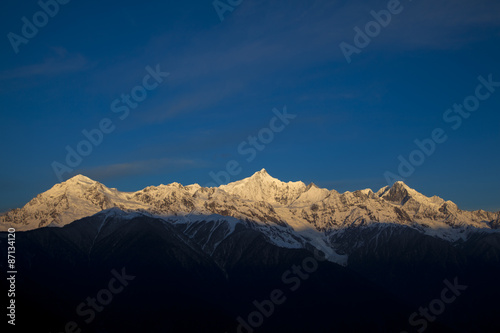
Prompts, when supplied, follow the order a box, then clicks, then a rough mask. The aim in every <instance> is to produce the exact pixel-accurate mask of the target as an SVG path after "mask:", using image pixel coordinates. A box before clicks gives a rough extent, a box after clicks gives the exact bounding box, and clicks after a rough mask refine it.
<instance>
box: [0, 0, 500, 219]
mask: <svg viewBox="0 0 500 333" xmlns="http://www.w3.org/2000/svg"><path fill="white" fill-rule="evenodd" d="M47 1H49V0H46V1H45V0H42V2H47ZM49 2H50V1H49ZM63 2H64V1H63ZM222 2H224V3H226V4H227V1H225V0H224V1H222ZM232 3H237V1H232ZM387 6H388V2H387V1H357V2H355V3H353V2H348V1H331V0H330V1H320V0H318V1H315V0H310V1H295V0H287V1H285V0H276V1H259V0H252V1H250V0H243V1H241V4H240V5H238V6H235V7H234V8H233V11H232V12H231V11H227V12H225V13H224V15H223V17H224V20H223V21H222V22H221V20H220V18H219V15H218V13H217V12H216V10H215V8H214V6H213V4H212V1H207V0H204V1H189V2H182V1H175V2H174V1H154V0H153V1H148V2H147V4H145V3H144V2H139V1H135V0H124V1H120V2H111V3H109V2H104V3H103V2H97V1H77V0H72V1H69V2H68V3H67V4H63V5H59V11H58V13H57V14H55V15H54V17H48V16H47V17H48V20H47V23H46V24H41V27H40V28H39V29H38V33H37V34H36V35H35V36H34V37H32V38H27V43H21V44H19V45H18V52H17V53H16V52H15V50H14V47H13V46H12V44H11V42H10V41H9V38H8V34H9V33H14V34H17V35H19V36H21V35H22V27H23V24H24V23H23V21H22V18H23V17H26V18H27V19H28V21H30V22H33V15H35V14H36V13H37V12H39V11H40V10H41V7H40V5H39V4H38V3H37V1H31V0H30V1H23V2H18V1H15V2H14V1H4V2H2V4H1V5H0V9H1V10H0V28H1V29H0V31H1V32H2V33H3V36H4V37H3V39H2V47H0V57H1V59H2V61H1V62H0V107H1V116H2V121H1V123H0V140H1V141H0V142H1V146H0V147H1V149H2V153H3V154H2V163H1V164H0V170H1V176H0V188H1V191H0V210H7V209H10V208H15V207H20V206H22V205H24V204H25V203H26V202H27V201H29V200H30V199H31V198H32V197H34V196H35V195H36V194H38V193H40V192H43V191H45V190H47V189H48V188H50V187H51V186H52V185H53V184H55V183H57V182H59V178H58V177H57V175H56V173H55V172H54V170H53V162H54V161H57V162H58V163H61V164H65V159H66V154H67V151H66V147H67V146H70V147H72V148H73V149H76V147H77V145H78V144H79V142H81V141H82V140H85V137H84V135H83V134H82V130H87V131H91V130H92V129H95V128H99V124H100V122H101V121H102V120H103V119H109V120H110V121H111V122H112V126H114V127H113V129H114V130H113V131H112V132H110V133H107V134H103V138H102V142H101V143H100V144H98V145H94V146H92V152H91V153H90V154H89V155H87V156H84V157H82V160H81V162H80V163H78V165H77V166H76V167H74V168H71V169H73V171H72V172H71V173H70V172H67V173H64V174H63V175H62V178H63V179H67V178H69V177H70V176H72V175H74V174H78V173H82V174H85V175H87V176H89V177H91V178H93V179H95V180H98V181H100V182H102V183H104V184H105V185H107V186H109V187H116V188H118V189H120V190H123V191H135V190H139V189H141V188H144V187H146V186H148V185H159V184H162V183H163V184H167V183H171V182H174V181H176V182H180V183H182V184H191V183H199V184H201V185H204V184H208V183H210V182H214V180H213V179H212V178H211V176H210V173H211V172H213V173H219V172H221V171H225V170H226V164H227V163H228V161H232V160H234V161H236V162H238V165H239V168H238V172H234V175H230V179H229V180H230V181H235V180H238V179H241V178H244V177H247V176H250V175H251V174H253V173H254V172H255V171H258V170H260V169H262V168H266V169H267V170H268V172H269V173H270V174H271V175H272V176H274V177H276V178H279V179H281V180H284V181H289V180H293V181H295V180H302V181H304V182H306V183H308V182H314V183H316V184H318V185H319V186H322V187H326V188H329V189H336V190H338V191H340V192H343V191H346V190H356V189H362V188H372V189H374V190H377V189H379V188H380V187H382V186H385V185H386V184H387V180H386V178H385V177H384V174H385V173H386V172H387V171H390V172H392V173H394V174H397V173H398V171H397V170H398V166H399V164H400V161H399V160H398V156H400V155H401V156H403V157H404V158H406V159H408V158H409V155H410V154H411V153H412V152H413V151H414V150H415V149H417V146H416V145H415V143H414V140H416V139H418V140H424V139H426V138H430V137H431V133H432V131H433V130H434V129H436V128H441V129H442V130H443V131H444V133H445V135H446V136H447V140H446V141H445V142H443V143H439V144H436V147H435V151H434V152H433V153H432V154H430V156H427V155H426V156H425V157H424V161H423V163H422V164H421V165H418V166H416V167H415V168H414V169H415V170H414V171H413V172H412V173H411V175H409V176H407V177H404V181H405V182H406V183H407V184H408V185H409V186H411V187H413V188H415V189H417V190H418V191H420V192H422V193H424V194H426V195H434V194H436V195H439V196H441V197H443V198H445V199H448V200H452V201H454V202H456V203H457V204H458V205H459V207H460V208H463V209H485V210H492V211H498V210H500V186H499V185H500V175H499V172H498V169H499V165H500V156H499V154H498V152H499V149H498V147H499V144H500V127H499V125H500V88H497V89H498V91H495V92H493V93H491V94H490V96H489V97H488V98H487V99H485V100H484V101H481V102H480V105H479V106H478V108H477V111H475V112H472V113H471V115H470V117H468V118H467V119H463V121H462V123H461V124H460V126H459V128H457V129H452V126H451V125H453V123H450V122H446V121H445V120H444V119H443V115H444V114H445V112H446V110H447V109H449V108H451V107H452V106H453V104H454V103H459V104H460V103H463V101H464V99H465V98H466V97H468V96H470V95H474V93H475V90H476V87H477V86H478V84H480V82H479V81H478V77H479V76H483V77H484V78H485V79H487V78H488V76H489V75H491V76H492V80H493V81H495V82H500V62H499V60H498V59H500V3H499V2H498V1H493V0H478V1H464V0H454V1H452V0H444V1H438V2H436V1H430V0H419V1H409V0H406V1H401V2H400V5H399V7H398V8H400V11H399V13H398V14H391V21H390V22H389V24H387V26H386V27H381V28H380V31H379V32H377V33H376V34H375V36H374V37H372V38H371V41H370V43H369V44H368V45H367V46H366V47H364V48H362V49H361V48H360V52H359V53H355V54H352V57H351V62H350V63H348V62H347V61H346V58H345V57H344V55H343V53H342V50H341V48H340V47H339V45H340V43H342V42H346V43H349V44H351V45H354V37H355V34H356V33H355V31H354V30H353V29H354V27H356V26H357V27H360V28H361V29H362V30H364V29H365V25H366V24H367V23H368V22H370V21H373V20H374V18H373V17H372V15H371V14H370V12H371V11H375V12H379V11H380V10H386V9H387ZM35 16H36V15H35ZM40 17H41V16H40ZM40 17H38V19H41V18H40ZM42 18H43V17H42ZM42 23H43V22H42ZM147 66H149V67H150V68H152V69H155V68H156V66H159V68H160V70H161V71H163V72H168V73H169V75H168V77H165V78H164V79H163V81H162V82H161V83H159V84H158V86H157V87H156V88H154V89H152V90H151V91H147V97H146V98H145V99H144V100H142V101H141V102H140V103H138V105H137V107H135V108H134V109H132V108H129V111H130V112H129V114H128V116H127V117H125V118H124V119H120V118H119V116H120V113H115V112H113V110H112V108H111V104H112V102H113V101H114V100H116V99H117V98H118V99H120V97H121V95H122V94H130V93H131V91H132V90H133V89H134V88H135V87H137V86H138V85H142V82H143V79H144V77H145V76H146V75H148V71H147V70H146V67H147ZM148 82H150V83H151V84H152V83H153V81H152V80H151V81H148ZM484 89H486V88H483V90H482V91H483V92H486V90H484ZM120 105H121V106H123V105H124V104H120ZM285 106H286V109H287V112H288V113H289V114H293V115H294V116H295V118H293V119H290V121H289V124H287V125H286V126H285V127H284V129H283V130H282V131H279V132H276V133H273V140H271V141H270V142H268V143H266V144H264V145H263V146H264V148H263V149H262V151H257V154H256V155H255V158H254V159H251V161H248V157H249V155H242V154H240V153H239V152H238V147H239V145H241V144H243V143H244V142H245V141H248V137H249V136H256V135H258V133H259V132H260V133H261V134H262V133H264V132H266V129H267V128H269V123H270V121H271V119H272V118H273V117H275V113H273V111H272V110H273V109H274V108H276V109H277V110H279V111H280V112H282V110H283V108H284V107H285ZM263 131H264V132H263ZM266 133H269V131H267V132H266ZM257 137H258V136H257ZM261 144H262V142H261ZM246 147H249V146H248V145H247V146H246Z"/></svg>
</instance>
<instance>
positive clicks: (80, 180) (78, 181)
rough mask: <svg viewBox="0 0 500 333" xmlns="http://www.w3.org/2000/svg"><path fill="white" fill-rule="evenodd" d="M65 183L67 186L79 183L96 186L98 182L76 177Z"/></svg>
mask: <svg viewBox="0 0 500 333" xmlns="http://www.w3.org/2000/svg"><path fill="white" fill-rule="evenodd" d="M64 183H66V184H78V183H86V184H94V183H97V182H96V181H95V180H92V179H90V178H89V177H87V176H84V175H76V176H74V177H72V178H70V179H68V180H67V181H65V182H64Z"/></svg>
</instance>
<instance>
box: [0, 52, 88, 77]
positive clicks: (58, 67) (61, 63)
mask: <svg viewBox="0 0 500 333" xmlns="http://www.w3.org/2000/svg"><path fill="white" fill-rule="evenodd" d="M58 52H60V51H58ZM88 64H89V62H88V60H87V59H86V58H85V57H84V56H83V55H81V54H72V55H69V54H64V55H62V54H59V56H57V57H50V58H47V59H45V60H44V61H42V62H40V63H37V64H31V65H25V66H22V67H18V68H13V69H9V70H5V71H3V72H0V80H12V79H28V78H32V77H39V76H42V77H50V76H57V75H61V74H67V73H75V72H79V71H81V70H83V69H85V68H86V67H87V66H88Z"/></svg>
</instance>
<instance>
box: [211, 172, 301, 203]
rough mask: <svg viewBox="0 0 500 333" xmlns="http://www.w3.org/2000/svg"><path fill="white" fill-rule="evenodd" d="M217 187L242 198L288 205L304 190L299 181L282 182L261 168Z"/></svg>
mask: <svg viewBox="0 0 500 333" xmlns="http://www.w3.org/2000/svg"><path fill="white" fill-rule="evenodd" d="M219 188H220V189H222V190H224V191H226V192H227V193H229V194H231V195H236V196H239V197H240V198H242V199H244V200H249V201H265V202H268V203H270V204H275V205H288V204H290V203H291V202H292V201H293V200H295V199H296V198H297V197H298V196H299V195H300V194H301V193H302V192H304V191H305V189H306V185H305V184H304V183H303V182H301V181H298V182H288V183H284V182H282V181H280V180H278V179H276V178H273V177H271V176H270V175H269V174H268V173H267V171H266V170H265V169H262V170H261V171H259V172H256V173H255V174H253V175H252V176H251V177H249V178H245V179H242V180H239V181H236V182H234V183H230V184H227V185H221V186H219Z"/></svg>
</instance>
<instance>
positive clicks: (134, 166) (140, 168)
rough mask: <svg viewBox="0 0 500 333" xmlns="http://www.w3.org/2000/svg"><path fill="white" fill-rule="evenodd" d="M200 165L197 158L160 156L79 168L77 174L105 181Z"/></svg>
mask: <svg viewBox="0 0 500 333" xmlns="http://www.w3.org/2000/svg"><path fill="white" fill-rule="evenodd" d="M200 165H202V163H200V161H197V160H191V159H181V158H159V159H150V160H144V161H133V162H127V163H118V164H111V165H103V166H98V167H94V168H89V169H80V170H77V171H76V172H75V174H77V173H81V174H84V175H86V176H88V177H90V178H92V179H97V180H101V181H104V180H108V179H114V178H121V177H126V176H133V175H140V174H145V173H149V174H154V173H156V172H160V171H162V172H165V171H173V170H177V169H179V168H194V167H200Z"/></svg>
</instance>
